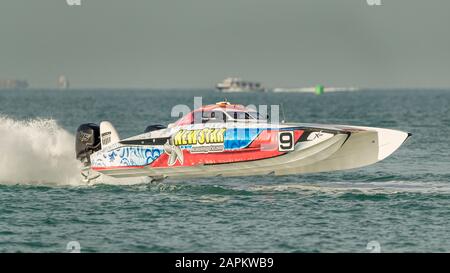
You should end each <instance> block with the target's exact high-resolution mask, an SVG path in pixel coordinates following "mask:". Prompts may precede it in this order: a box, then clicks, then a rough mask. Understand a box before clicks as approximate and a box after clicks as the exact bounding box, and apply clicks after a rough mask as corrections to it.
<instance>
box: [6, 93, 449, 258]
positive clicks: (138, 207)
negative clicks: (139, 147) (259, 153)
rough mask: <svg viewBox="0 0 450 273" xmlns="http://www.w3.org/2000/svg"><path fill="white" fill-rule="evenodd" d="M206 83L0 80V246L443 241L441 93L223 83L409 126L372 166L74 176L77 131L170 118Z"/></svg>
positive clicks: (268, 99) (250, 247)
mask: <svg viewBox="0 0 450 273" xmlns="http://www.w3.org/2000/svg"><path fill="white" fill-rule="evenodd" d="M194 96H202V98H203V102H204V103H205V104H207V103H214V102H216V101H219V100H223V99H224V95H223V94H220V93H216V92H213V91H212V90H200V91H195V90H68V91H52V90H26V91H1V92H0V116H1V118H0V134H1V135H2V137H1V139H2V144H0V148H1V151H0V152H1V155H0V163H1V164H0V165H1V166H0V204H1V206H0V251H2V252H65V251H66V246H67V243H68V242H70V241H77V242H79V243H80V245H81V251H82V252H209V251H218V252H226V251H239V252H242V251H248V252H251V251H255V252H259V251H261V252H348V251H351V252H369V250H368V249H367V244H368V243H369V242H371V241H377V242H378V243H379V244H380V247H381V251H382V252H448V251H450V233H449V229H450V224H449V223H450V210H449V206H450V168H449V167H450V153H449V135H450V110H449V103H450V91H446V90H365V91H361V92H340V93H329V94H325V95H323V96H315V95H313V94H282V93H279V94H273V93H264V94H227V95H226V99H227V100H229V101H231V102H234V103H241V104H245V105H248V104H255V105H259V104H267V105H272V104H280V105H281V104H282V105H283V108H284V112H285V116H286V120H288V121H292V122H295V121H298V122H311V123H328V124H329V123H338V124H352V125H366V126H376V127H386V128H393V129H400V130H404V131H409V132H412V133H413V137H412V138H410V139H409V140H408V141H407V142H406V143H405V144H404V145H403V146H402V147H401V148H400V149H399V150H398V151H397V152H396V153H395V154H393V155H392V156H391V157H389V158H387V159H386V160H384V161H382V162H379V163H377V164H375V165H372V166H369V167H365V168H361V169H356V170H350V171H342V172H331V173H319V174H308V175H294V176H281V177H273V176H255V177H237V178H217V177H215V178H207V179H189V180H187V179H185V180H170V179H169V180H165V181H162V182H156V183H148V181H146V180H142V181H141V180H139V179H131V181H130V180H127V181H125V182H124V183H121V182H119V183H114V184H110V183H106V184H97V185H86V184H84V183H83V182H81V181H78V177H76V178H74V177H73V175H74V174H73V172H74V169H76V168H75V167H76V166H75V165H74V164H72V161H71V160H72V159H73V156H74V151H73V148H74V147H73V146H74V143H73V134H74V132H75V130H76V128H77V126H78V125H79V124H81V123H85V122H96V123H98V122H99V121H101V120H105V119H107V120H109V121H111V122H112V123H113V124H114V125H115V126H116V128H117V130H118V131H119V133H120V134H121V136H122V137H127V136H132V135H134V134H138V133H141V132H142V131H143V130H144V129H145V127H146V126H147V125H150V124H156V123H162V124H167V123H169V122H172V121H174V120H175V119H176V118H172V117H171V116H170V111H171V109H172V107H173V106H175V105H177V104H187V105H188V106H190V107H191V108H192V106H193V97H194Z"/></svg>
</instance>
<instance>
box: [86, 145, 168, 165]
mask: <svg viewBox="0 0 450 273" xmlns="http://www.w3.org/2000/svg"><path fill="white" fill-rule="evenodd" d="M163 152H164V150H163V149H159V148H153V147H120V148H117V149H115V150H113V151H110V152H106V153H103V154H102V155H101V156H100V157H98V158H97V159H96V160H95V161H93V162H94V164H93V165H94V166H114V167H117V166H119V167H120V166H145V165H148V164H151V163H152V162H153V161H155V160H156V159H157V158H158V157H159V156H160V155H161V154H162V153H163Z"/></svg>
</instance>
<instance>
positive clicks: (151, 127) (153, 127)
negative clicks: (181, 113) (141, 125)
mask: <svg viewBox="0 0 450 273" xmlns="http://www.w3.org/2000/svg"><path fill="white" fill-rule="evenodd" d="M165 128H167V127H166V126H164V125H161V124H155V125H149V126H147V128H145V131H144V133H148V132H153V131H156V130H161V129H165Z"/></svg>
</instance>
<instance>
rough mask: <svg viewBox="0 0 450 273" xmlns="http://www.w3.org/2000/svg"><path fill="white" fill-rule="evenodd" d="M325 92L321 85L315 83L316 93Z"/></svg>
mask: <svg viewBox="0 0 450 273" xmlns="http://www.w3.org/2000/svg"><path fill="white" fill-rule="evenodd" d="M324 92H325V87H323V85H320V84H319V85H316V95H322V94H323V93H324Z"/></svg>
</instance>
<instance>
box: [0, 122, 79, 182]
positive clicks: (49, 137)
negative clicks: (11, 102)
mask: <svg viewBox="0 0 450 273" xmlns="http://www.w3.org/2000/svg"><path fill="white" fill-rule="evenodd" d="M0 135H1V136H2V141H1V142H0V151H1V155H0V183H1V184H66V185H70V184H75V185H76V184H79V183H80V178H79V162H78V161H77V160H75V156H74V152H73V144H74V143H75V139H74V136H73V135H71V134H70V133H69V132H67V131H66V130H64V129H63V128H61V127H60V126H59V125H58V124H57V123H56V121H54V120H52V119H40V118H38V119H31V120H14V119H12V118H9V117H4V116H0Z"/></svg>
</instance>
